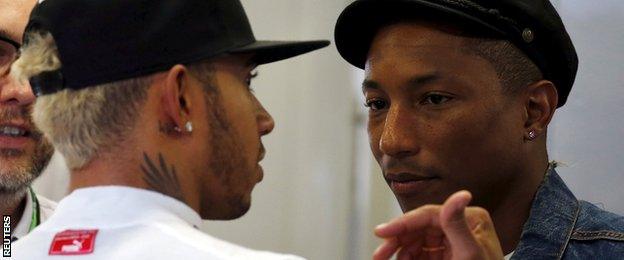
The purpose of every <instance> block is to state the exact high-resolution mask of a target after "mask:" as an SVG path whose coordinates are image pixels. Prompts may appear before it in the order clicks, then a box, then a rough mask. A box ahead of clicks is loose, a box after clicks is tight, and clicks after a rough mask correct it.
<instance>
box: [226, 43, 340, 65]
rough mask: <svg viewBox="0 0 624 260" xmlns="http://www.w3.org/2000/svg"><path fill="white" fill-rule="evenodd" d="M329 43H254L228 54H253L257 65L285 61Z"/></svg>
mask: <svg viewBox="0 0 624 260" xmlns="http://www.w3.org/2000/svg"><path fill="white" fill-rule="evenodd" d="M329 43H330V42H329V41H327V40H320V41H256V42H254V43H252V44H249V45H246V46H244V47H240V48H236V49H234V50H230V51H228V53H253V54H254V58H253V59H254V61H255V62H256V63H257V64H266V63H271V62H275V61H280V60H285V59H288V58H292V57H295V56H298V55H301V54H305V53H308V52H311V51H314V50H318V49H321V48H324V47H327V46H329Z"/></svg>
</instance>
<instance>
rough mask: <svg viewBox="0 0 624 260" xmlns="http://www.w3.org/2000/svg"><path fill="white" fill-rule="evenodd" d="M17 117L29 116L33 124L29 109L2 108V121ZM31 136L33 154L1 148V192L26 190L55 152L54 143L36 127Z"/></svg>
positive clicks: (0, 113)
mask: <svg viewBox="0 0 624 260" xmlns="http://www.w3.org/2000/svg"><path fill="white" fill-rule="evenodd" d="M16 118H27V121H29V122H31V123H30V125H33V124H32V120H31V119H30V115H29V110H28V109H25V108H24V109H21V111H4V110H0V121H2V122H8V121H11V120H14V119H16ZM30 137H31V138H32V139H33V140H34V141H35V149H34V151H33V153H32V154H28V152H27V151H25V150H22V149H0V194H2V195H10V194H14V193H20V192H22V191H24V190H25V189H26V188H27V187H28V186H29V185H30V184H31V183H32V182H33V181H34V180H35V179H36V178H37V177H39V176H40V175H41V173H42V172H43V170H44V169H45V167H46V166H47V165H48V163H49V162H50V159H51V158H52V154H53V153H54V148H53V147H52V145H51V144H50V143H49V142H48V141H47V140H46V139H45V138H44V137H43V134H42V133H41V132H39V131H38V130H36V129H32V130H31V133H30Z"/></svg>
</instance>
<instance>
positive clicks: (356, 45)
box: [334, 0, 503, 69]
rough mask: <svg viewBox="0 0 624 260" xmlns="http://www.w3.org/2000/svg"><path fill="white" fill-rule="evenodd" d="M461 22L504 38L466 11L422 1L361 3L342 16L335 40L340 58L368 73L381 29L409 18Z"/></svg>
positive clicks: (348, 9)
mask: <svg viewBox="0 0 624 260" xmlns="http://www.w3.org/2000/svg"><path fill="white" fill-rule="evenodd" d="M419 16H423V17H424V18H425V19H429V18H430V17H437V18H434V19H440V18H444V19H457V20H460V21H461V22H462V23H463V26H468V27H472V28H473V29H475V30H477V28H478V30H482V31H489V32H492V33H494V34H499V35H500V34H503V32H502V31H500V30H499V29H497V28H496V27H494V26H492V25H490V24H488V23H487V22H485V21H483V20H481V19H479V18H477V17H475V16H472V15H470V14H468V13H465V12H463V11H462V10H457V9H454V8H450V7H448V6H445V5H442V4H437V3H432V2H431V1H422V0H396V1H357V2H354V3H352V4H351V5H349V6H348V7H347V8H345V10H344V11H343V12H342V13H341V14H340V17H339V18H338V22H337V23H336V28H335V31H334V37H335V41H336V47H337V48H338V52H339V53H340V55H341V56H342V57H343V58H344V59H345V60H347V62H349V63H351V64H352V65H354V66H356V67H358V68H361V69H364V65H365V63H366V58H367V55H368V51H369V49H370V45H371V43H372V41H373V39H374V37H375V35H376V34H377V32H378V31H379V29H381V27H383V26H385V25H387V24H388V23H389V22H391V21H397V20H401V19H405V18H409V19H418V17H419Z"/></svg>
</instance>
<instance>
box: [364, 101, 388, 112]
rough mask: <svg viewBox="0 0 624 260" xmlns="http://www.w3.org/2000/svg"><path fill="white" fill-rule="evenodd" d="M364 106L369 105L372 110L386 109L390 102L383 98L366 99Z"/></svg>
mask: <svg viewBox="0 0 624 260" xmlns="http://www.w3.org/2000/svg"><path fill="white" fill-rule="evenodd" d="M364 106H365V107H368V108H369V109H370V110H372V111H377V110H382V109H385V108H386V107H387V106H388V104H387V103H386V101H383V100H379V99H371V100H368V101H366V104H364Z"/></svg>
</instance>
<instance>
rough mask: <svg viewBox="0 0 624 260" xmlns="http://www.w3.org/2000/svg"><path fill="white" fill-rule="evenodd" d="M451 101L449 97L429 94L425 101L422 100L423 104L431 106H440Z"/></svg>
mask: <svg viewBox="0 0 624 260" xmlns="http://www.w3.org/2000/svg"><path fill="white" fill-rule="evenodd" d="M451 99H452V98H451V97H448V96H443V95H440V94H429V95H427V96H426V97H425V99H424V100H423V103H424V104H431V105H441V104H444V103H446V102H448V101H449V100H451Z"/></svg>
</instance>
